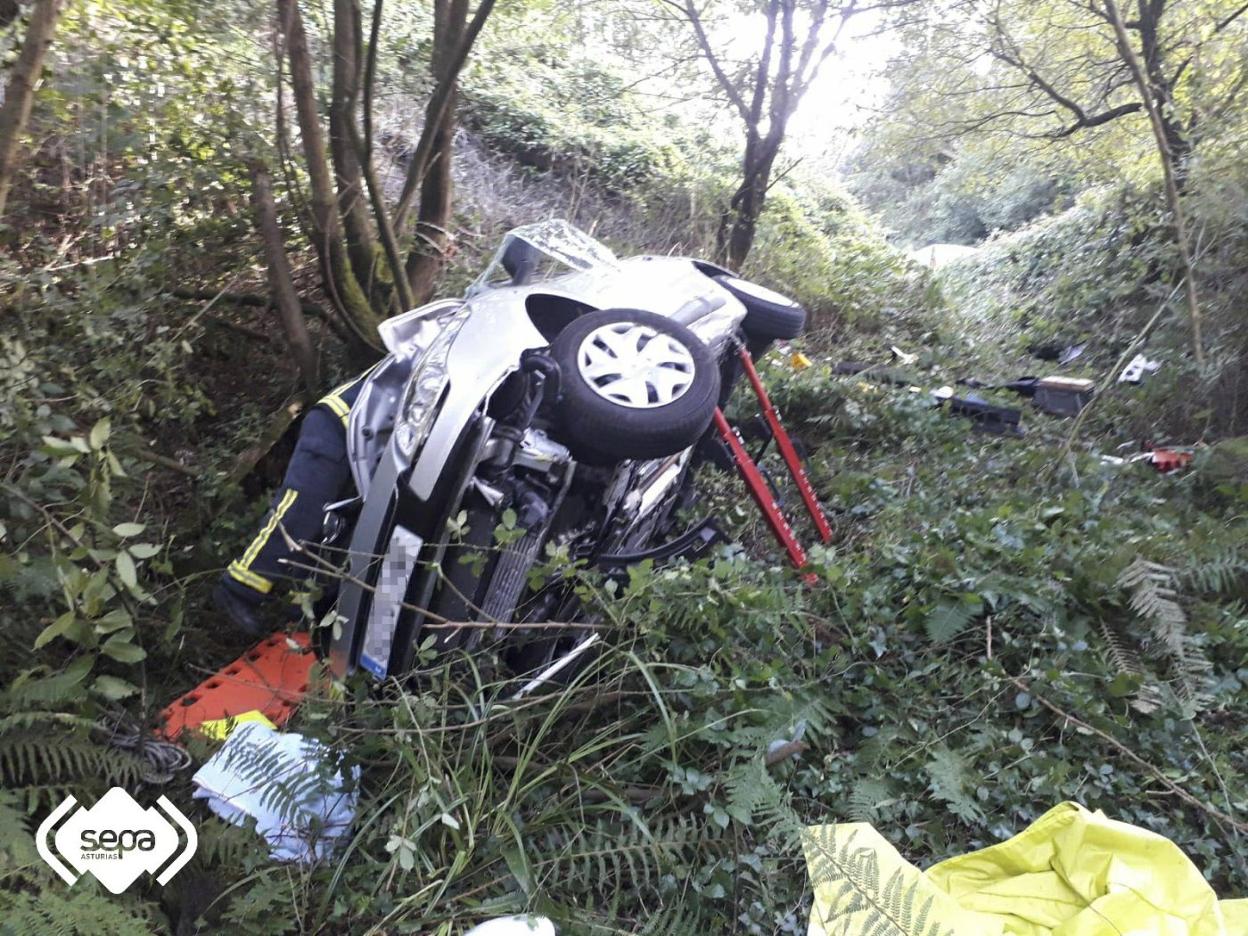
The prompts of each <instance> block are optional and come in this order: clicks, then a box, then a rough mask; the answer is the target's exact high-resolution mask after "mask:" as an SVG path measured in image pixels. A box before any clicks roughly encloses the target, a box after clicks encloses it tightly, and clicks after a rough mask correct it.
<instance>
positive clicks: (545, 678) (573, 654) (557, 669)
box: [511, 633, 600, 702]
mask: <svg viewBox="0 0 1248 936" xmlns="http://www.w3.org/2000/svg"><path fill="white" fill-rule="evenodd" d="M599 638H600V635H599V634H597V633H593V634H589V635H588V636H586V637H583V638H581V640H580V641H579V642H578V643H577V644H576V646H574V647H573V648H572V649H571V650H569V651H568V652H567V653H565V654H563V656H561V657H559V658H558V659H557V660H556V661H555V662H553V663H551V664H550V666H548V667H547V668H546V669H544V670H542V671H541V672H540V673H538V674H537V675H536V676H534V677H533V678H532V679H530V680H529V681H528V682H526V683H525V684H524V685H523V686H521V687H520V688H519V689H517V690H516V692H515V693H514V694H513V695H512V697H511V701H512V702H516V701H518V700H520V699H523V698H524V697H525V696H526V695H528V694H529V693H530V692H532V691H533V690H535V689H540V688H541V687H542V686H544V685H546V684H547V683H550V682H553V681H554V680H555V677H556V676H558V675H559V674H560V673H562V672H563V671H564V670H565V669H567V668H568V667H569V666H572V665H573V664H574V663H575V662H576V661H577V660H578V659H579V658H580V657H581V655H582V654H584V653H585V652H586V651H587V650H589V649H590V648H591V647H592V646H594V644H596V643H597V642H598V640H599Z"/></svg>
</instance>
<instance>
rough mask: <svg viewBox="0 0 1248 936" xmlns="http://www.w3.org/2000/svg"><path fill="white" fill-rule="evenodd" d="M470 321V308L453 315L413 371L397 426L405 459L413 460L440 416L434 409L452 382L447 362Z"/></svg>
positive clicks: (400, 446) (405, 391)
mask: <svg viewBox="0 0 1248 936" xmlns="http://www.w3.org/2000/svg"><path fill="white" fill-rule="evenodd" d="M467 319H468V307H467V306H464V307H462V308H460V309H459V310H458V311H457V312H456V313H455V314H454V315H452V316H450V318H448V319H447V321H446V325H445V327H444V328H443V329H442V331H440V332H438V335H437V337H436V338H434V339H433V341H431V342H430V343H429V347H428V348H427V349H426V350H425V353H424V355H422V356H421V358H420V360H419V361H417V362H416V365H415V367H413V368H412V375H411V377H409V378H408V380H407V388H406V389H405V390H404V391H403V402H402V403H401V404H400V405H399V412H398V418H397V420H396V422H395V427H394V441H395V444H396V445H398V447H399V451H400V452H401V453H402V454H403V457H404V458H411V457H412V455H413V454H415V452H416V449H418V448H419V447H420V445H421V443H423V442H424V441H425V438H426V437H427V436H428V435H429V430H430V428H431V427H432V426H433V420H434V417H435V416H436V415H437V412H436V409H435V407H436V406H437V403H438V399H439V398H440V397H441V396H442V391H443V390H445V389H446V384H447V381H448V380H449V379H450V374H448V373H447V368H446V362H447V358H448V357H450V353H451V345H452V344H454V343H455V336H456V335H458V334H459V330H460V329H461V328H463V326H464V322H465V321H467Z"/></svg>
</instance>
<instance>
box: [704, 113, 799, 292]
mask: <svg viewBox="0 0 1248 936" xmlns="http://www.w3.org/2000/svg"><path fill="white" fill-rule="evenodd" d="M773 135H774V134H768V136H767V137H762V138H760V137H759V136H758V135H757V133H755V132H751V133H750V135H749V138H748V139H747V140H746V144H745V155H744V157H743V158H742V161H741V163H742V180H741V185H740V186H738V188H737V190H736V192H734V193H733V196H732V201H730V202H729V204H728V211H727V212H726V218H725V220H726V222H728V223H726V224H725V226H724V228H721V231H720V237H719V241H720V242H719V250H718V253H719V260H720V262H721V263H723V264H724V266H726V267H728V269H730V270H737V271H739V270H740V269H741V265H742V264H743V263H745V258H746V257H747V256H749V253H750V250H751V248H752V247H753V246H754V235H755V233H756V232H757V230H758V219H759V216H760V215H761V214H762V213H763V206H764V205H765V204H766V202H767V189H768V187H769V186H770V184H771V170H772V166H773V165H774V164H775V161H776V155H777V154H778V153H779V149H780V144H779V141H778V140H775V141H773V139H772V136H773ZM780 138H781V139H782V138H783V131H781V137H780Z"/></svg>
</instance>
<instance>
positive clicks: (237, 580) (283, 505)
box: [222, 375, 363, 603]
mask: <svg viewBox="0 0 1248 936" xmlns="http://www.w3.org/2000/svg"><path fill="white" fill-rule="evenodd" d="M362 385H363V375H361V376H360V377H357V378H355V380H352V381H350V382H349V383H346V384H343V385H342V386H341V387H339V388H337V389H336V390H334V391H333V392H331V393H330V394H328V395H327V396H325V397H322V398H321V399H320V400H319V401H318V402H317V404H316V406H314V407H313V408H312V409H311V410H310V411H309V412H308V414H307V415H306V416H304V417H303V425H301V426H300V427H299V441H298V443H297V444H296V445H295V451H294V454H292V455H291V456H290V464H289V465H287V467H286V477H285V478H284V479H283V480H282V486H281V487H280V488H278V490H277V494H276V495H275V496H274V498H273V503H272V505H270V507H269V512H268V513H267V514H265V517H264V523H263V525H262V526H261V527H260V532H259V533H257V534H256V536H255V538H254V539H253V540H252V541H251V543H250V544H249V545H248V546H247V549H246V550H245V551H244V552H243V554H242V555H241V556H240V557H239V558H237V559H235V560H234V561H233V562H231V563H230V565H229V567H228V568H227V569H226V571H225V573H224V575H223V576H222V581H223V583H224V585H225V587H226V588H228V589H229V590H230V591H231V592H233V593H234V594H236V595H238V596H239V597H241V598H243V599H245V600H247V601H252V602H256V603H259V602H261V601H263V600H265V599H266V598H268V597H269V596H270V594H271V593H272V592H273V588H274V586H275V585H276V583H277V582H278V581H279V580H282V579H286V580H290V579H294V580H301V579H305V578H308V577H309V575H310V573H305V574H300V573H301V572H302V571H303V570H301V569H299V568H297V567H292V566H290V565H287V564H285V563H284V562H283V561H282V560H284V559H291V558H292V557H293V556H294V551H293V550H292V549H291V548H290V547H289V546H288V545H287V543H286V537H285V536H283V535H282V533H281V530H285V531H286V533H287V535H289V536H290V538H291V539H293V540H294V541H295V542H298V543H316V542H317V541H318V540H319V539H320V535H321V524H322V522H323V519H324V515H325V505H326V504H332V503H333V502H334V501H337V500H341V499H342V498H343V497H347V496H349V494H348V493H347V491H348V489H349V488H350V486H351V468H350V466H349V464H348V462H347V418H348V416H349V415H350V412H351V406H352V405H353V404H354V403H355V400H356V397H358V396H359V393H360V387H361V386H362ZM279 527H281V529H280V530H279ZM295 561H299V560H297V559H296V560H295ZM301 564H304V565H306V564H307V562H306V561H304V562H302V563H301Z"/></svg>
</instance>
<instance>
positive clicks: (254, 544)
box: [239, 488, 299, 569]
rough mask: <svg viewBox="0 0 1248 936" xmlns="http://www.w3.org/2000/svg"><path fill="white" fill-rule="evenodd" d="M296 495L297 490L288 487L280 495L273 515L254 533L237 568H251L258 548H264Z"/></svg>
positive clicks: (258, 552)
mask: <svg viewBox="0 0 1248 936" xmlns="http://www.w3.org/2000/svg"><path fill="white" fill-rule="evenodd" d="M298 496H299V492H298V491H296V490H295V489H294V488H288V489H287V491H286V493H285V494H284V495H282V500H281V502H280V503H279V504H278V505H277V509H276V510H275V511H273V516H271V517H269V522H268V523H266V524H265V525H264V527H263V528H262V529H261V530H260V532H259V533H258V534H256V538H255V539H254V540H252V541H251V545H250V546H248V547H247V551H246V552H245V553H243V558H242V560H241V561H240V562H239V568H241V569H250V568H251V564H252V563H253V562H255V561H256V556H257V555H259V554H260V550H262V549H264V546H265V544H266V543H267V542H268V541H269V537H270V536H272V535H273V531H274V530H276V529H277V525H278V524H279V523H281V521H282V517H284V516H286V511H288V510H290V507H291V505H292V504H293V503H294V502H295V498H297V497H298Z"/></svg>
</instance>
